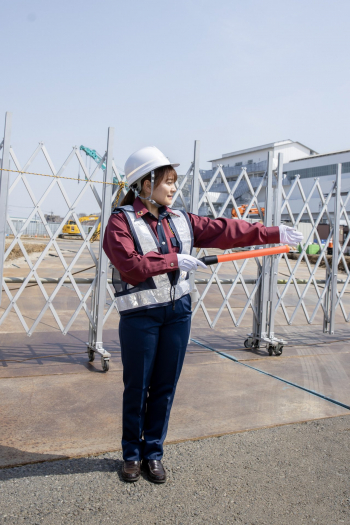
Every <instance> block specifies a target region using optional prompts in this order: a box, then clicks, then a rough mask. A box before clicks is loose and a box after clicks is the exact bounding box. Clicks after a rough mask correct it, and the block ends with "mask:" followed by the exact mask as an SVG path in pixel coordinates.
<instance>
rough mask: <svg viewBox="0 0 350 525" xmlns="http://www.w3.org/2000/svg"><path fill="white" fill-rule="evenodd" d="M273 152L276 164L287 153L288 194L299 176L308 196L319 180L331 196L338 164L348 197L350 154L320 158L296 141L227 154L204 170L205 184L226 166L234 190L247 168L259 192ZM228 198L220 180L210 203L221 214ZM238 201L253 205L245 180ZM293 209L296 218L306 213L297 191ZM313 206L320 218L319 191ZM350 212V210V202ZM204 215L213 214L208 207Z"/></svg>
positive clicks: (261, 201) (261, 196)
mask: <svg viewBox="0 0 350 525" xmlns="http://www.w3.org/2000/svg"><path fill="white" fill-rule="evenodd" d="M269 151H273V158H274V159H276V161H277V158H278V154H279V153H283V173H284V179H283V187H284V190H285V192H286V194H288V192H289V190H290V187H291V185H292V184H293V182H294V180H295V177H296V175H299V176H300V179H301V182H302V187H303V190H304V193H305V195H306V196H308V195H309V193H310V191H311V190H312V187H313V185H314V183H315V178H319V181H320V186H321V189H322V192H323V194H325V195H327V194H328V193H329V192H330V190H331V187H332V183H333V181H334V180H335V174H336V165H337V164H338V163H340V164H342V195H346V194H347V193H348V191H349V190H350V150H345V151H337V152H332V153H325V154H318V153H316V152H315V151H314V150H313V149H311V148H309V147H307V146H305V145H303V144H301V143H300V142H294V141H292V140H283V141H280V142H272V143H270V144H265V145H263V146H258V147H254V148H248V149H245V150H240V151H235V152H231V153H225V154H223V155H222V156H221V157H220V158H217V159H212V160H211V161H210V162H211V163H212V169H211V170H200V173H201V176H202V179H203V181H204V184H205V185H207V184H208V182H209V180H210V179H211V178H212V176H213V174H214V173H215V170H216V169H217V167H218V166H219V165H221V166H223V171H224V173H225V176H226V178H227V181H228V183H229V186H230V187H232V186H233V184H234V182H235V181H236V180H237V178H238V176H239V175H240V173H241V170H242V167H245V168H246V170H247V173H248V175H249V178H250V182H251V184H252V186H253V188H254V189H255V188H257V187H258V186H259V184H260V183H261V177H262V176H263V175H264V173H265V172H266V170H267V156H268V152H269ZM274 164H275V165H274V169H275V168H276V167H277V162H274ZM226 196H227V191H226V188H225V186H224V184H222V180H221V177H217V179H216V180H215V184H213V185H212V186H211V190H210V199H211V201H212V203H213V205H214V207H215V209H216V210H217V211H219V210H220V209H221V207H222V205H223V203H224V202H225V201H226ZM234 197H235V200H236V202H237V204H238V205H240V204H246V203H249V202H250V200H251V193H250V191H249V188H248V185H247V183H246V182H245V181H244V180H243V181H241V183H240V184H239V185H238V187H237V189H236V191H235V194H234ZM264 199H265V191H264V190H263V191H261V192H260V193H259V204H261V205H262V206H263V205H264ZM290 205H291V210H292V212H293V214H294V216H296V215H297V214H298V213H299V212H300V211H301V210H302V206H303V200H302V197H301V194H300V191H299V190H298V189H297V188H296V189H295V191H294V192H293V194H292V195H291V200H290ZM309 205H310V209H311V213H312V215H313V218H316V217H317V216H318V214H319V211H320V209H321V207H322V205H321V199H320V196H319V193H318V192H317V191H316V192H315V193H314V194H313V196H312V198H311V199H310V203H309ZM347 209H348V210H350V199H349V203H348V206H347ZM329 211H330V212H331V215H332V211H333V203H332V202H331V203H330V206H329ZM200 213H202V214H203V215H206V214H208V215H211V210H210V208H209V207H208V206H207V207H203V209H202V210H200ZM230 213H231V210H230V209H227V211H226V212H225V215H226V216H227V217H229V216H230ZM282 220H285V221H288V220H289V216H288V213H287V210H285V211H284V212H283V216H282ZM301 220H302V221H306V222H309V221H310V218H309V216H308V214H307V213H304V214H303V217H302V218H301ZM322 222H327V217H326V216H324V217H323V220H322ZM343 222H344V221H343ZM344 226H345V224H344Z"/></svg>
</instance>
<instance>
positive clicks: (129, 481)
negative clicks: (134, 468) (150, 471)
mask: <svg viewBox="0 0 350 525" xmlns="http://www.w3.org/2000/svg"><path fill="white" fill-rule="evenodd" d="M140 477H141V476H138V477H137V478H133V479H130V478H124V476H123V474H122V480H123V481H126V482H127V483H135V481H138V480H139V479H140Z"/></svg>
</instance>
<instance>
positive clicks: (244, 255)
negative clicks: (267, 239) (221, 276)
mask: <svg viewBox="0 0 350 525" xmlns="http://www.w3.org/2000/svg"><path fill="white" fill-rule="evenodd" d="M288 252H289V246H276V247H274V248H262V249H260V250H247V251H244V252H234V253H226V254H225V255H207V256H206V257H201V258H200V259H199V260H200V261H202V262H203V263H204V264H206V265H207V266H209V265H210V264H217V263H223V262H227V261H239V260H240V259H253V258H254V257H265V256H266V255H278V254H280V253H288Z"/></svg>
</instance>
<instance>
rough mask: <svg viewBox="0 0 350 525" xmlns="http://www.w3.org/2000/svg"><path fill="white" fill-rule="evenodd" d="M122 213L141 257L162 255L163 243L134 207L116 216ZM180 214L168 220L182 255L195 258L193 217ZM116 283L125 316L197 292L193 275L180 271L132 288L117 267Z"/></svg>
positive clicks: (180, 211) (159, 276)
mask: <svg viewBox="0 0 350 525" xmlns="http://www.w3.org/2000/svg"><path fill="white" fill-rule="evenodd" d="M121 212H123V213H124V215H125V216H126V218H127V220H128V224H129V227H130V231H131V234H132V236H133V239H134V243H135V247H136V250H137V251H138V253H139V254H141V255H145V254H146V253H149V252H156V253H159V250H158V248H159V247H160V243H159V241H158V239H157V237H156V236H155V235H154V233H153V230H152V229H151V227H150V226H149V224H148V223H147V222H146V221H145V220H144V219H143V217H142V216H141V217H138V216H137V215H136V213H135V211H134V207H133V206H131V205H127V206H120V207H118V208H115V209H114V211H113V213H121ZM176 212H177V213H178V215H175V214H173V213H171V212H170V213H169V215H168V217H167V219H168V221H169V224H170V228H171V230H172V231H173V233H174V235H175V238H176V241H177V246H179V253H183V254H188V255H191V252H192V248H193V230H192V226H191V223H190V220H189V217H188V215H187V213H186V212H185V211H183V210H176ZM112 281H113V286H114V289H115V297H116V303H117V307H118V310H119V312H120V313H121V314H123V313H126V312H131V311H136V310H141V309H142V310H143V309H147V308H155V307H157V306H165V305H168V304H171V303H172V302H173V301H174V300H177V299H180V297H182V296H183V295H186V294H188V293H190V292H191V291H192V288H193V285H192V284H191V282H192V280H191V282H190V279H189V274H188V273H187V272H180V270H176V271H174V272H170V273H169V274H168V273H164V274H162V275H155V276H154V277H149V278H148V279H146V280H145V281H143V282H141V283H138V284H137V285H135V286H132V285H131V284H128V283H126V282H125V281H123V279H122V277H121V275H120V273H119V271H118V269H117V268H115V267H113V274H112Z"/></svg>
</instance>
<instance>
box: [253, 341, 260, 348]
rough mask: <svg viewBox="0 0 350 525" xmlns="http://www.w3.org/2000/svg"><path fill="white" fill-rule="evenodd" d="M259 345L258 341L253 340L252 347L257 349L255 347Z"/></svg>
mask: <svg viewBox="0 0 350 525" xmlns="http://www.w3.org/2000/svg"><path fill="white" fill-rule="evenodd" d="M259 346H260V345H259V341H255V343H253V346H252V348H255V349H257V348H259Z"/></svg>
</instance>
